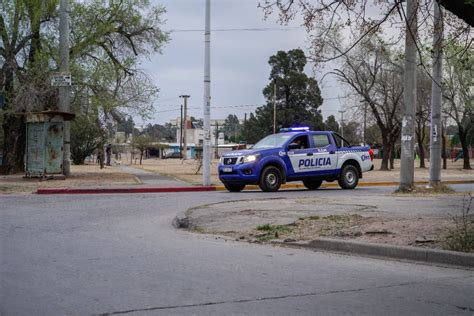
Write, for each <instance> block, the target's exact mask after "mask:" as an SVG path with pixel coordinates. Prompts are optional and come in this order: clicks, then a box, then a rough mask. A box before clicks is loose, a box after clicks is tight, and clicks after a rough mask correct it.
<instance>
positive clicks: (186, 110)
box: [179, 95, 190, 160]
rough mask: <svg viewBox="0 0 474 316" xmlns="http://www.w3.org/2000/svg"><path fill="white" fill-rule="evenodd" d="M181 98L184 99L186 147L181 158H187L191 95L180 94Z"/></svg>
mask: <svg viewBox="0 0 474 316" xmlns="http://www.w3.org/2000/svg"><path fill="white" fill-rule="evenodd" d="M179 97H180V98H183V99H184V115H183V116H184V128H183V130H182V131H183V134H182V135H183V147H184V155H182V156H181V159H183V160H186V159H188V133H187V130H188V98H189V97H190V95H180V96H179Z"/></svg>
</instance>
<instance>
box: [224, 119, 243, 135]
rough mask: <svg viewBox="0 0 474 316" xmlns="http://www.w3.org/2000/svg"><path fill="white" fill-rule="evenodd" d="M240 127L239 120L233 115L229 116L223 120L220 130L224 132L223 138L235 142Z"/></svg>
mask: <svg viewBox="0 0 474 316" xmlns="http://www.w3.org/2000/svg"><path fill="white" fill-rule="evenodd" d="M241 128H242V127H241V125H240V121H239V118H238V117H237V115H235V114H229V116H227V118H226V119H225V122H224V126H223V127H222V130H223V132H224V135H225V138H226V139H228V140H230V141H231V142H237V141H238V139H239V137H240V131H241Z"/></svg>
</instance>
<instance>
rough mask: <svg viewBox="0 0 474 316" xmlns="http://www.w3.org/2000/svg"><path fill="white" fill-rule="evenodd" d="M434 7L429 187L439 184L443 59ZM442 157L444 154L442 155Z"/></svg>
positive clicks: (440, 23) (440, 19) (440, 29)
mask: <svg viewBox="0 0 474 316" xmlns="http://www.w3.org/2000/svg"><path fill="white" fill-rule="evenodd" d="M433 5H434V33H433V53H432V60H433V68H432V69H433V70H432V80H431V128H430V132H431V133H430V184H429V186H430V187H438V186H440V184H441V161H440V160H441V139H440V137H439V136H440V135H439V134H440V132H441V134H442V133H443V131H442V127H441V124H440V123H441V97H442V91H441V79H442V76H443V74H442V67H443V64H442V57H443V17H442V14H441V8H440V6H439V3H438V2H437V1H433ZM443 156H444V153H443Z"/></svg>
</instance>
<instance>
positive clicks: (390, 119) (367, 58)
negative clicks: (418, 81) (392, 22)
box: [332, 41, 403, 170]
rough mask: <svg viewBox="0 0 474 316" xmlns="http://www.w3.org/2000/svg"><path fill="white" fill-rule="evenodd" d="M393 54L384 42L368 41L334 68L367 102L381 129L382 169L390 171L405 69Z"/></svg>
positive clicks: (345, 82)
mask: <svg viewBox="0 0 474 316" xmlns="http://www.w3.org/2000/svg"><path fill="white" fill-rule="evenodd" d="M338 50H340V51H341V49H338ZM392 54H393V53H392V52H390V51H389V50H388V49H386V48H385V47H384V46H383V45H376V44H374V43H373V42H372V41H365V42H364V43H363V44H362V45H361V46H360V47H359V48H356V49H355V50H354V51H351V52H350V53H347V54H344V55H343V56H342V59H343V60H344V62H343V65H342V67H341V68H340V69H335V70H333V71H332V73H333V74H335V75H336V76H337V78H338V79H339V81H340V82H342V83H343V84H345V85H347V86H348V87H350V89H351V90H352V91H353V92H354V93H356V94H357V95H358V96H360V97H361V98H362V100H363V101H364V102H365V103H366V104H367V105H368V108H369V110H370V112H371V116H372V117H373V119H374V120H375V122H376V124H377V126H378V127H379V129H380V132H381V136H382V165H381V168H380V169H381V170H389V161H390V157H391V155H392V154H393V152H394V149H395V148H394V145H395V143H396V142H397V140H398V137H399V135H400V117H399V116H400V105H401V103H402V101H403V100H402V97H403V85H402V82H401V76H402V68H401V66H400V65H398V64H397V63H394V62H393V61H392V56H391V55H392ZM361 106H362V105H361ZM392 167H393V166H392Z"/></svg>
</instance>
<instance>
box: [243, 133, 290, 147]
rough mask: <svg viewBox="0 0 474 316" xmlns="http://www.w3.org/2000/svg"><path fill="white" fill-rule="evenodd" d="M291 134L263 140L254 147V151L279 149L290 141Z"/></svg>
mask: <svg viewBox="0 0 474 316" xmlns="http://www.w3.org/2000/svg"><path fill="white" fill-rule="evenodd" d="M291 136H292V135H290V134H273V135H269V136H267V137H265V138H263V139H261V140H260V141H259V142H258V143H256V144H255V145H253V147H252V149H262V148H277V147H282V146H283V145H284V144H285V142H286V141H287V140H288V139H290V137H291Z"/></svg>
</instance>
